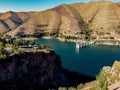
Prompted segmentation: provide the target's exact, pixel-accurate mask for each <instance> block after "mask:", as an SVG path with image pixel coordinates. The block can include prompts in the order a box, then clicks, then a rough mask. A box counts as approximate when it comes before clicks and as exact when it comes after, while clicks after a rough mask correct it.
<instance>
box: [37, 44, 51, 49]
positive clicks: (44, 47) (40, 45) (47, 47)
mask: <svg viewBox="0 0 120 90" xmlns="http://www.w3.org/2000/svg"><path fill="white" fill-rule="evenodd" d="M39 48H40V49H49V48H50V47H49V46H47V45H43V44H39Z"/></svg>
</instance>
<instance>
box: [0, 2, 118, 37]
mask: <svg viewBox="0 0 120 90" xmlns="http://www.w3.org/2000/svg"><path fill="white" fill-rule="evenodd" d="M119 11H120V3H114V2H109V1H96V2H95V1H94V2H88V3H74V4H70V5H66V4H62V5H60V6H57V7H55V8H52V9H48V10H45V11H40V12H11V11H10V12H6V13H0V28H1V30H0V33H1V34H3V33H6V32H8V33H7V34H9V35H11V36H15V35H21V34H22V35H23V34H24V35H26V34H27V35H36V34H37V35H41V34H42V35H46V36H55V37H56V36H58V35H59V34H62V35H71V36H75V35H77V36H83V35H82V34H80V33H81V32H84V31H87V30H92V31H93V33H92V35H91V36H93V37H97V38H99V39H106V38H108V39H109V38H110V37H114V38H117V39H118V38H120V36H119V33H120V17H119V16H120V12H119Z"/></svg>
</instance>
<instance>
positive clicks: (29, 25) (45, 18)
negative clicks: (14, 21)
mask: <svg viewBox="0 0 120 90" xmlns="http://www.w3.org/2000/svg"><path fill="white" fill-rule="evenodd" d="M33 13H35V12H33ZM83 28H84V22H83V21H82V18H81V17H80V15H79V13H78V12H77V11H76V10H75V9H74V8H72V7H71V6H68V5H65V4H63V5H60V6H58V7H55V8H53V9H49V10H45V11H41V12H36V13H35V14H34V15H32V17H31V18H30V19H29V20H28V21H27V22H26V23H24V24H22V25H21V26H19V27H18V28H16V29H14V30H12V31H11V32H9V34H12V35H15V34H16V33H17V32H21V31H23V32H24V34H34V33H41V32H44V33H47V35H55V34H58V33H63V34H77V33H79V32H80V31H81V30H82V29H83Z"/></svg>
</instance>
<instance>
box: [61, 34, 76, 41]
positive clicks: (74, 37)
mask: <svg viewBox="0 0 120 90" xmlns="http://www.w3.org/2000/svg"><path fill="white" fill-rule="evenodd" d="M59 37H60V38H64V39H65V40H70V39H77V38H78V37H76V36H70V35H63V34H60V35H59Z"/></svg>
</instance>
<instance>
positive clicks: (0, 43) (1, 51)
mask: <svg viewBox="0 0 120 90" xmlns="http://www.w3.org/2000/svg"><path fill="white" fill-rule="evenodd" d="M3 50H4V44H3V42H0V55H1V54H3Z"/></svg>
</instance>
